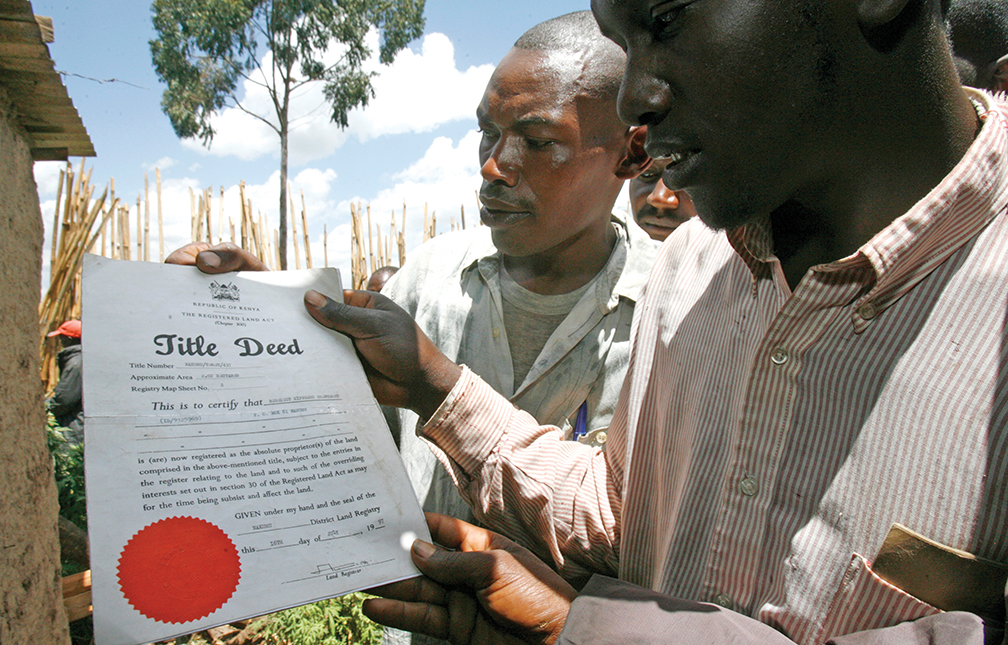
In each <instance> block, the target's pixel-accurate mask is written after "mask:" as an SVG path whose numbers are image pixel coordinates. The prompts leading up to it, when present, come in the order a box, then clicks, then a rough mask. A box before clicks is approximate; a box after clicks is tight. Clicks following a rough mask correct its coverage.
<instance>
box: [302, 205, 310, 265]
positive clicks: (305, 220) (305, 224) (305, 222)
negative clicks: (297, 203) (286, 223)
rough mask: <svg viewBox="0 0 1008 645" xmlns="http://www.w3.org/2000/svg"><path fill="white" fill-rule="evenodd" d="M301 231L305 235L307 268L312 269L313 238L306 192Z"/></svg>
mask: <svg viewBox="0 0 1008 645" xmlns="http://www.w3.org/2000/svg"><path fill="white" fill-rule="evenodd" d="M301 231H302V233H304V256H305V268H306V269H311V268H312V259H311V238H310V237H309V235H308V208H307V207H306V206H305V200H304V191H303V190H302V191H301Z"/></svg>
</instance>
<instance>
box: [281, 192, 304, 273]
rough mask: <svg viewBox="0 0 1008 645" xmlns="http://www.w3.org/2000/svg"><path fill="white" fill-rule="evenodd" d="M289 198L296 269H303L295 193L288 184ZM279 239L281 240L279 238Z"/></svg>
mask: <svg viewBox="0 0 1008 645" xmlns="http://www.w3.org/2000/svg"><path fill="white" fill-rule="evenodd" d="M287 197H288V199H289V200H290V209H289V210H288V213H287V214H288V215H289V217H288V219H289V220H290V227H291V242H293V243H294V268H295V269H300V268H301V250H300V249H298V231H297V216H296V215H295V214H294V212H295V211H294V193H293V192H291V186H290V184H287ZM278 239H279V238H278Z"/></svg>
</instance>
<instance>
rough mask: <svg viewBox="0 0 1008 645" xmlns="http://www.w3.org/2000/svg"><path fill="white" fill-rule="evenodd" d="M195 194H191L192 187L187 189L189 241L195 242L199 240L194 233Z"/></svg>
mask: <svg viewBox="0 0 1008 645" xmlns="http://www.w3.org/2000/svg"><path fill="white" fill-rule="evenodd" d="M196 221H197V220H196V193H194V192H193V189H192V186H190V187H189V241H190V242H195V241H197V240H198V239H199V238H198V237H196V236H197V232H196Z"/></svg>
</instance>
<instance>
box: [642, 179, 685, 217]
mask: <svg viewBox="0 0 1008 645" xmlns="http://www.w3.org/2000/svg"><path fill="white" fill-rule="evenodd" d="M647 203H648V204H651V205H652V206H654V207H655V208H667V209H670V210H672V209H676V208H679V198H678V197H676V194H675V191H674V190H669V189H668V188H666V187H665V184H664V183H663V182H662V180H661V179H659V180H658V183H656V184H655V187H654V189H653V190H652V191H651V192H650V193H649V194H648V196H647Z"/></svg>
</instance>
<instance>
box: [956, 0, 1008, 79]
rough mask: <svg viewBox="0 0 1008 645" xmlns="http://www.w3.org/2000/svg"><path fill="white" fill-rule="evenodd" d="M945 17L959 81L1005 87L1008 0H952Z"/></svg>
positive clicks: (1007, 76) (1006, 74)
mask: <svg viewBox="0 0 1008 645" xmlns="http://www.w3.org/2000/svg"><path fill="white" fill-rule="evenodd" d="M946 17H947V22H948V31H949V40H950V41H951V44H952V58H953V60H954V61H955V64H956V71H957V72H958V73H959V80H960V81H961V82H962V84H963V85H968V86H970V87H976V88H979V89H982V90H988V91H990V92H1005V91H1008V1H1006V0H951V1H950V2H949V8H948V13H947V14H946Z"/></svg>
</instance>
